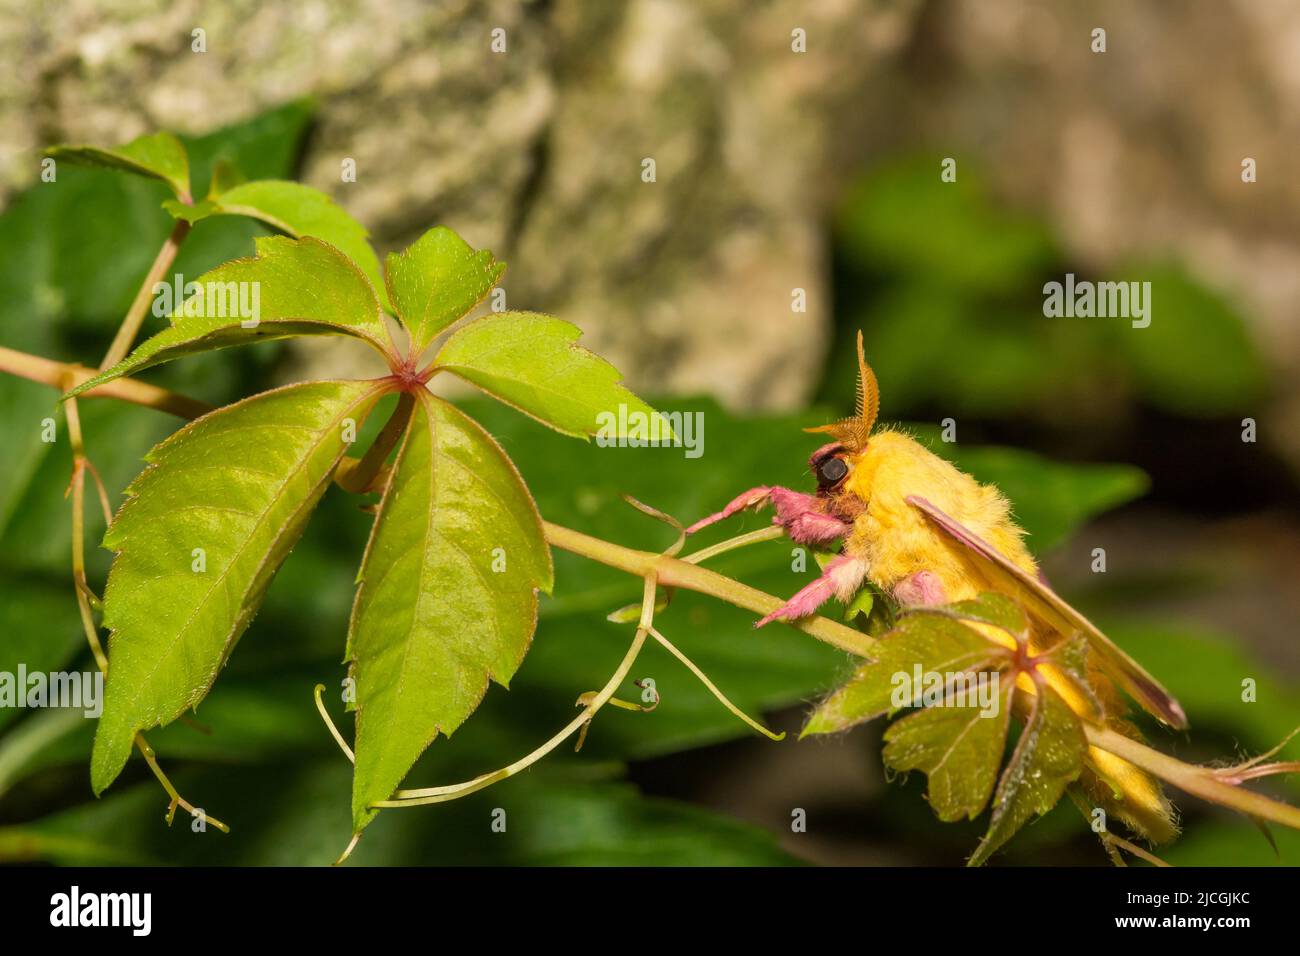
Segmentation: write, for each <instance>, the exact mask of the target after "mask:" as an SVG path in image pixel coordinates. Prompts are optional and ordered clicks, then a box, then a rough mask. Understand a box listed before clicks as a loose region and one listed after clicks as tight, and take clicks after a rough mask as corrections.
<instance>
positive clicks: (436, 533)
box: [347, 391, 552, 831]
mask: <svg viewBox="0 0 1300 956" xmlns="http://www.w3.org/2000/svg"><path fill="white" fill-rule="evenodd" d="M358 580H359V587H358V590H357V597H356V603H355V606H354V608H353V612H352V621H351V626H350V629H349V635H348V652H347V657H348V660H349V661H351V663H352V674H353V676H354V678H355V679H356V695H357V730H356V773H355V777H354V784H353V794H352V815H353V825H354V827H355V828H356V829H357V830H358V831H359V830H360V829H361V828H362V827H364V826H365V825H366V824H367V823H369V822H370V820H371V819H372V818H373V816H374V811H373V810H370V809H368V808H369V807H370V805H371V804H372V803H374V802H375V801H377V800H385V799H387V798H388V797H389V796H390V795H391V794H392V792H393V790H394V789H395V788H396V787H397V785H398V784H399V783H400V782H401V780H402V778H403V777H404V776H406V773H407V771H408V770H410V768H411V765H412V764H413V763H414V762H415V760H416V758H417V757H419V756H420V754H421V753H423V752H424V750H425V748H427V747H428V746H429V744H430V743H432V742H433V740H434V738H435V737H436V736H437V735H438V734H439V733H442V734H445V735H450V734H451V733H452V732H453V731H454V730H455V729H456V728H457V727H459V726H460V724H461V723H463V722H464V720H465V719H466V718H467V717H468V716H469V715H470V714H471V713H473V711H474V709H475V708H476V707H477V706H478V704H479V701H480V700H482V698H483V695H484V693H485V692H486V690H487V685H488V680H489V678H491V679H493V680H496V681H497V682H498V683H501V684H503V685H504V684H506V683H507V682H508V681H509V679H510V677H511V676H512V675H513V674H514V672H515V670H516V669H517V668H518V667H519V664H520V662H521V661H522V660H523V657H524V654H525V652H526V651H527V649H528V644H529V641H530V640H531V638H532V634H533V629H534V627H535V625H536V622H537V590H538V589H539V588H540V589H542V590H545V591H547V592H549V591H550V590H551V586H552V570H551V559H550V551H549V549H548V548H547V545H546V541H545V539H544V538H543V535H542V525H541V518H540V516H539V515H538V513H537V509H536V507H535V505H534V504H533V500H532V497H531V496H530V495H529V493H528V489H527V488H526V487H525V486H524V483H523V480H522V479H521V478H520V477H519V473H518V472H517V471H516V470H515V467H514V465H513V464H512V463H511V462H510V459H509V458H507V457H506V455H505V453H504V452H503V451H502V450H501V448H500V446H499V445H497V444H496V442H495V441H493V439H492V438H491V437H490V436H489V435H488V433H487V432H485V431H484V430H483V429H482V428H481V427H480V426H479V425H478V424H477V423H475V422H474V421H473V420H472V419H470V418H468V417H467V416H465V415H464V414H463V413H462V412H460V411H458V410H457V409H456V408H455V407H453V406H452V405H449V404H448V403H446V402H444V401H442V400H441V399H437V398H434V397H433V396H432V395H430V394H428V393H427V392H423V391H422V392H420V393H419V394H418V395H417V397H416V402H415V407H414V409H413V410H412V413H411V421H410V424H409V426H408V429H407V433H406V437H405V440H404V441H403V444H402V447H401V450H400V451H399V452H398V457H397V460H396V463H395V465H394V467H393V471H392V474H391V477H390V480H389V484H388V487H387V488H386V490H385V492H384V496H383V500H382V503H381V504H380V508H379V514H378V516H377V517H376V519H375V524H374V528H373V530H372V533H371V538H370V542H369V544H368V545H367V547H366V556H365V558H364V560H363V562H362V565H361V572H360V574H359V576H358Z"/></svg>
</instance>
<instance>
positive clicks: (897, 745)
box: [883, 672, 1015, 823]
mask: <svg viewBox="0 0 1300 956" xmlns="http://www.w3.org/2000/svg"><path fill="white" fill-rule="evenodd" d="M965 676H966V677H968V678H970V680H971V682H972V683H971V684H970V689H971V690H972V691H973V690H974V688H975V686H976V685H975V683H974V681H975V680H976V679H979V680H984V681H988V682H990V683H989V684H986V688H988V690H987V691H986V693H990V696H991V700H989V701H988V705H989V706H988V707H987V708H982V707H981V706H980V704H979V703H978V702H977V701H975V700H973V699H972V697H971V696H970V695H968V696H967V697H966V698H965V700H966V704H965V706H949V705H944V706H933V707H927V708H925V709H924V710H922V711H920V712H919V713H915V714H909V715H908V716H906V717H904V718H902V719H901V720H897V721H895V722H894V723H893V724H891V725H890V727H889V729H888V730H886V731H885V750H884V754H883V756H884V760H885V763H886V764H888V765H889V766H890V767H893V768H894V769H895V770H897V771H899V772H901V773H906V772H907V771H909V770H921V771H923V772H924V773H925V775H926V777H928V778H929V788H928V789H927V791H926V795H927V798H928V799H929V801H930V806H931V807H933V808H934V812H935V813H936V814H937V815H938V817H939V819H940V820H943V821H944V822H945V823H952V822H955V821H957V820H960V819H961V818H962V817H968V818H969V819H972V820H973V819H975V817H977V816H979V814H980V812H981V811H983V809H984V807H985V806H986V805H987V804H988V802H989V794H991V793H992V792H993V784H994V782H995V781H996V780H997V778H998V768H999V767H1000V766H1001V765H1002V751H1003V749H1004V748H1005V747H1006V741H1007V725H1008V722H1009V719H1010V715H1011V698H1012V696H1013V694H1014V693H1015V681H1014V680H1013V679H1003V678H1005V677H1006V675H1004V674H998V673H997V672H994V673H992V674H968V675H965ZM993 681H996V683H995V684H994V683H992V682H993ZM953 689H954V688H953V687H952V686H951V685H950V687H949V692H950V693H951V692H952V691H953Z"/></svg>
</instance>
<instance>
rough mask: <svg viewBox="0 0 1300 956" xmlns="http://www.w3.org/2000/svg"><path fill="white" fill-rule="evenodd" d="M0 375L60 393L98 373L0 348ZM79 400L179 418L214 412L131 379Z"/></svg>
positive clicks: (173, 394)
mask: <svg viewBox="0 0 1300 956" xmlns="http://www.w3.org/2000/svg"><path fill="white" fill-rule="evenodd" d="M0 372H6V373H8V374H9V375H15V376H17V377H18V378H25V379H28V380H29V381H33V382H39V383H40V384H42V385H49V386H50V387H51V388H56V389H58V390H60V391H63V390H65V389H69V388H73V387H75V386H77V385H80V384H81V383H82V382H84V381H86V380H87V379H91V378H94V377H95V376H96V375H98V374H99V372H98V371H97V370H95V369H93V368H87V367H86V366H84V365H76V364H70V363H65V362H55V361H52V360H50V359H47V358H42V357H41V356H39V355H30V354H28V353H27V352H18V351H15V350H14V349H7V348H4V347H3V346H0ZM79 397H80V398H115V399H117V400H118V401H122V402H130V403H131V404H133V405H143V406H144V407H145V408H156V409H158V410H159V411H162V412H167V413H168V414H171V415H175V416H176V417H177V418H186V419H192V418H198V417H199V416H200V415H206V414H207V413H208V412H210V411H212V406H211V405H209V404H208V403H207V402H201V401H199V400H198V399H194V398H189V397H188V396H185V395H178V394H176V393H175V392H169V391H167V390H166V389H164V388H158V387H157V386H154V385H146V384H145V383H144V382H139V381H136V380H135V379H132V378H119V379H114V380H113V381H111V382H109V383H108V384H106V385H100V386H99V387H98V388H92V389H91V390H90V391H88V392H83V393H82V394H81V395H80V396H79Z"/></svg>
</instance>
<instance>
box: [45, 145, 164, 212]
mask: <svg viewBox="0 0 1300 956" xmlns="http://www.w3.org/2000/svg"><path fill="white" fill-rule="evenodd" d="M45 155H46V156H49V157H51V158H53V159H54V160H55V161H56V162H57V161H63V162H67V163H73V164H75V165H77V166H103V167H107V168H109V169H120V170H124V171H125V172H128V173H135V174H136V175H137V176H145V177H148V178H150V179H158V180H161V181H162V182H164V183H166V184H167V185H168V186H169V187H171V191H172V192H173V193H175V194H176V198H177V199H179V200H181V201H182V202H188V201H189V198H190V161H189V157H188V156H187V155H186V153H185V147H184V146H183V145H182V144H181V141H180V140H179V139H177V138H176V137H175V136H173V135H172V134H171V133H154V134H152V135H150V136H141V137H138V138H137V139H133V140H131V142H129V143H124V144H122V145H121V146H115V147H113V148H111V149H104V148H102V147H99V146H54V147H51V148H50V149H47V150H46V151H45Z"/></svg>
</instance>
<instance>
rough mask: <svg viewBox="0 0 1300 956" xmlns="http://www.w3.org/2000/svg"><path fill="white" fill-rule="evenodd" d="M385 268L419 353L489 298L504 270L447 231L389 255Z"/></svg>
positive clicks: (483, 251) (433, 231) (426, 236)
mask: <svg viewBox="0 0 1300 956" xmlns="http://www.w3.org/2000/svg"><path fill="white" fill-rule="evenodd" d="M385 268H386V274H387V277H388V292H389V297H390V298H391V299H392V302H393V305H394V306H395V307H396V308H397V314H398V316H400V317H401V320H402V323H403V324H404V325H405V326H406V328H407V330H408V331H410V333H411V341H412V342H413V344H414V348H413V351H415V352H416V353H419V352H422V351H424V349H425V347H426V346H428V344H429V343H430V342H432V341H433V339H434V337H435V336H437V334H438V333H439V332H441V331H442V330H443V329H445V328H447V327H448V326H449V325H451V324H452V323H453V322H455V321H456V320H457V319H460V318H461V317H463V316H465V315H467V314H469V312H470V310H471V309H473V308H474V306H476V305H478V304H479V303H480V302H482V301H483V300H484V299H486V298H487V296H488V293H489V292H491V291H492V288H493V286H495V285H496V284H497V283H498V282H499V281H501V276H502V275H503V274H504V273H505V271H506V265H505V263H504V262H497V261H496V259H494V258H493V256H492V253H491V252H490V251H488V250H487V249H474V248H473V247H472V246H470V245H469V243H467V242H465V240H464V239H462V238H461V237H460V236H458V235H456V233H454V232H452V231H451V230H450V229H448V228H447V227H446V226H437V227H436V228H433V229H430V230H429V231H428V232H426V233H425V234H424V235H423V236H421V237H420V238H419V239H417V240H416V241H415V242H414V243H413V244H412V245H411V246H410V247H409V248H408V249H406V250H405V251H403V252H400V253H393V254H391V255H389V256H388V258H387V259H386V260H385Z"/></svg>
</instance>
